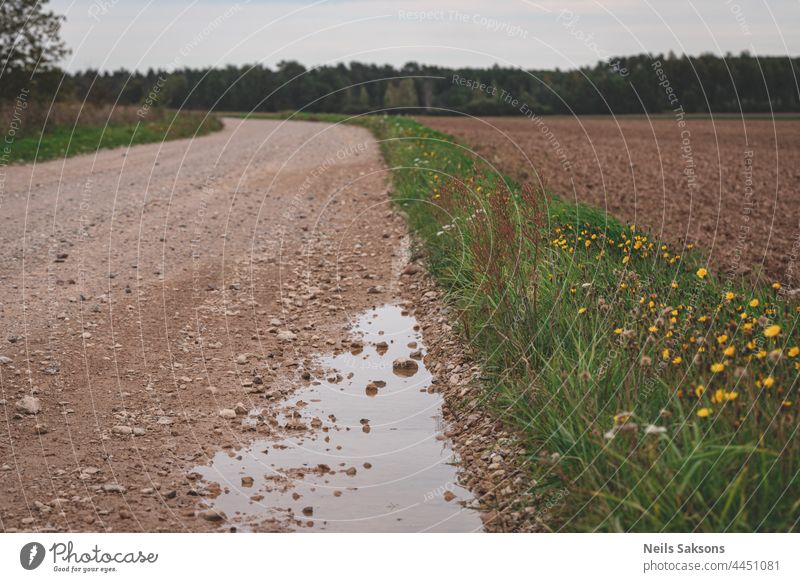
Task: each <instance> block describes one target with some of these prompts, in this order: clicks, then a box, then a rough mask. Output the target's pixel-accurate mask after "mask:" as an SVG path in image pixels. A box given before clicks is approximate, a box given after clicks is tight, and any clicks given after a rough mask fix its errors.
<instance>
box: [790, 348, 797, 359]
mask: <svg viewBox="0 0 800 582" xmlns="http://www.w3.org/2000/svg"><path fill="white" fill-rule="evenodd" d="M797 354H800V348H798V347H797V346H794V347H793V348H789V357H790V358H794V357H795V356H797Z"/></svg>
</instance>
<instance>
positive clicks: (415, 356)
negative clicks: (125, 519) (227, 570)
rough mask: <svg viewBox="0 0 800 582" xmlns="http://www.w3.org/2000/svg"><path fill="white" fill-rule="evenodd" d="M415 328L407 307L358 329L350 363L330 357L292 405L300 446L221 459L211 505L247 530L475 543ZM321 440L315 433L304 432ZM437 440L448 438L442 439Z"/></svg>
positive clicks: (363, 321)
mask: <svg viewBox="0 0 800 582" xmlns="http://www.w3.org/2000/svg"><path fill="white" fill-rule="evenodd" d="M416 325H417V322H416V319H415V318H414V317H413V316H409V315H404V312H403V311H402V310H401V308H400V307H398V306H395V305H385V306H383V307H380V308H377V309H373V310H369V311H367V312H366V313H364V314H363V315H362V316H361V317H360V318H359V319H358V321H357V322H356V325H355V329H354V335H353V339H354V343H353V349H352V351H351V352H345V353H344V354H340V355H337V356H333V355H331V356H327V357H323V358H321V359H320V361H319V363H320V365H321V366H322V368H323V369H324V370H325V371H326V373H325V375H324V377H323V378H319V379H317V380H315V382H313V383H312V385H311V386H309V387H307V388H303V389H300V390H298V391H297V392H295V394H294V395H293V396H292V397H291V398H290V399H288V400H287V401H286V402H285V407H284V408H283V410H284V413H283V415H282V416H281V417H280V418H279V419H278V420H279V421H280V424H281V426H287V427H288V430H287V431H286V433H287V434H290V433H291V432H292V429H293V428H294V429H295V430H296V431H297V435H296V436H295V435H292V436H286V437H285V438H284V437H275V438H274V439H264V440H259V441H256V442H254V443H252V444H251V445H250V446H249V447H247V448H245V449H242V450H239V451H237V452H236V453H233V454H231V453H228V452H220V453H218V454H217V455H216V456H215V457H214V459H213V461H212V462H211V464H210V465H207V466H202V467H198V468H196V469H195V472H197V473H199V474H200V475H201V476H202V478H203V479H204V480H205V481H206V483H207V484H215V483H216V484H219V488H217V487H215V486H213V485H212V486H211V487H209V489H211V490H214V491H219V494H218V495H217V496H216V497H208V498H207V502H208V503H209V505H210V506H211V507H213V508H214V509H217V510H220V511H223V512H225V514H226V515H227V517H228V522H229V523H230V524H233V525H237V526H238V527H239V529H248V527H251V526H255V525H256V524H258V523H260V522H262V521H264V520H266V519H270V518H278V519H279V520H280V521H285V518H286V517H287V516H288V517H289V519H290V523H291V524H292V525H293V526H294V527H296V528H298V529H314V530H323V531H353V532H365V531H386V532H391V531H448V532H453V531H474V530H479V529H480V528H481V522H480V519H479V517H478V514H477V512H475V511H473V510H470V509H466V508H464V507H463V506H462V502H464V501H469V500H470V499H471V495H470V494H469V492H468V491H467V490H465V489H464V488H462V487H460V486H459V485H457V478H456V467H455V466H454V465H453V464H452V462H453V461H454V455H453V451H452V450H451V449H450V447H449V446H448V444H447V441H445V440H439V439H441V438H442V437H441V435H442V433H443V432H444V426H443V421H442V418H441V396H440V395H439V394H436V393H429V392H428V388H429V386H430V385H431V375H430V373H429V372H428V371H427V370H426V368H425V364H424V363H423V361H422V356H423V355H424V353H425V348H424V345H423V344H422V339H421V336H420V334H419V333H418V330H417V329H415V328H416ZM306 428H307V429H310V430H304V429H306ZM437 437H438V438H437Z"/></svg>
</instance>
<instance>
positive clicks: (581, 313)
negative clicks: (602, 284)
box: [578, 307, 586, 315]
mask: <svg viewBox="0 0 800 582" xmlns="http://www.w3.org/2000/svg"><path fill="white" fill-rule="evenodd" d="M584 313H586V308H585V307H581V308H580V309H579V310H578V315H583V314H584Z"/></svg>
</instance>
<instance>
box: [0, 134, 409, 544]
mask: <svg viewBox="0 0 800 582" xmlns="http://www.w3.org/2000/svg"><path fill="white" fill-rule="evenodd" d="M387 179H388V177H387V175H386V174H385V173H384V167H383V163H382V160H381V158H380V154H379V151H378V148H377V146H376V144H375V142H374V140H373V139H372V137H371V136H370V135H369V133H368V132H366V131H365V130H362V129H359V128H354V127H349V126H339V127H333V126H328V125H323V124H313V123H300V122H297V123H291V124H281V123H280V122H273V121H260V120H259V121H256V120H252V121H240V120H234V119H228V120H226V127H225V129H224V130H223V131H221V132H219V133H217V134H214V135H212V136H208V137H204V138H201V139H197V140H194V141H191V140H181V141H173V142H167V143H164V144H156V145H146V146H138V147H135V148H133V149H131V150H129V151H124V150H119V149H117V150H111V151H101V152H99V153H98V154H97V155H96V156H95V155H92V156H81V157H77V158H72V159H69V160H67V161H53V162H48V163H44V164H38V165H36V166H35V167H34V166H17V167H11V168H9V170H8V176H7V179H6V184H5V191H4V198H3V199H2V202H1V203H0V206H1V207H2V214H0V216H1V218H0V221H1V222H0V224H1V225H2V226H1V227H0V245H1V248H2V252H1V253H0V280H1V281H2V285H0V293H2V294H1V295H0V322H1V323H2V326H1V328H2V333H3V337H2V338H0V339H1V340H2V344H0V356H2V357H3V360H0V361H2V362H3V363H2V364H0V387H1V388H2V394H1V395H0V398H1V399H2V408H0V410H2V411H3V412H4V416H5V420H6V423H5V425H4V426H5V428H4V430H2V433H1V434H0V459H2V467H1V468H0V487H1V488H2V491H3V495H2V496H0V520H1V522H0V527H1V528H2V529H4V530H14V529H25V530H32V529H37V530H62V531H63V530H67V531H79V530H104V529H108V530H134V531H135V530H145V531H158V530H169V531H182V530H185V529H189V530H203V529H216V528H218V527H219V524H218V523H215V522H214V520H209V519H203V515H202V512H200V513H198V503H197V499H198V497H197V496H196V495H195V493H196V491H195V490H194V485H193V483H192V482H191V480H187V477H186V472H187V469H188V468H189V467H191V466H194V465H197V464H199V463H202V462H206V461H207V459H209V458H210V457H211V456H212V455H213V454H214V453H215V452H217V451H219V450H220V449H221V448H222V449H225V448H233V447H234V446H236V445H240V444H241V443H243V442H249V440H250V439H252V438H253V436H251V434H252V431H253V428H252V427H250V426H247V427H246V428H247V431H246V432H245V430H244V429H243V427H242V423H241V420H240V419H238V418H237V414H236V413H235V411H236V409H237V404H241V403H244V404H245V405H250V404H251V403H253V402H254V401H259V402H264V401H267V400H269V399H270V398H271V399H275V398H278V397H279V396H281V395H282V394H283V393H284V392H288V391H290V390H291V386H290V385H288V384H285V383H284V378H287V377H290V376H291V375H293V374H296V373H297V371H298V370H299V369H301V368H302V367H303V365H304V362H305V361H307V359H308V358H310V357H311V356H312V355H313V354H314V352H315V351H316V350H317V349H322V348H323V347H324V346H326V345H327V344H326V339H324V334H323V333H322V332H321V330H323V329H325V326H330V325H338V326H344V325H346V324H347V319H348V315H349V314H351V313H357V312H359V311H360V310H362V309H363V308H365V307H367V306H369V305H372V304H374V303H375V302H376V300H377V297H376V296H375V295H370V294H368V292H367V290H368V288H370V287H373V286H375V285H376V284H380V282H381V281H382V280H383V279H386V278H388V277H389V275H390V273H391V266H392V260H393V256H394V255H397V256H398V258H397V260H400V259H399V254H400V253H399V245H398V244H397V239H398V238H400V237H404V236H405V230H404V224H403V221H402V219H401V218H400V217H397V216H395V215H394V214H392V212H391V209H390V206H389V199H388V196H387V183H388V182H387ZM384 236H386V237H388V238H384ZM337 279H338V281H337ZM337 282H338V284H339V288H338V289H337ZM256 378H258V380H256ZM254 386H255V388H254ZM278 399H279V398H278ZM34 411H35V412H34ZM225 411H234V415H233V418H232V419H231V418H230V417H229V416H228V415H229V414H230V412H225ZM255 430H256V432H258V431H268V430H269V426H267V425H264V426H259V427H257V428H256V429H255ZM269 527H270V526H265V528H267V529H269ZM278 527H279V526H278V525H277V524H275V528H276V529H277V528H278Z"/></svg>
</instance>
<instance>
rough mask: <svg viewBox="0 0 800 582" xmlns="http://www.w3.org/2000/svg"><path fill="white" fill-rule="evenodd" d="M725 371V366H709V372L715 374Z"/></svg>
mask: <svg viewBox="0 0 800 582" xmlns="http://www.w3.org/2000/svg"><path fill="white" fill-rule="evenodd" d="M724 369H725V364H711V371H712V372H714V373H715V374H717V373H718V372H722V371H723V370H724Z"/></svg>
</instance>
